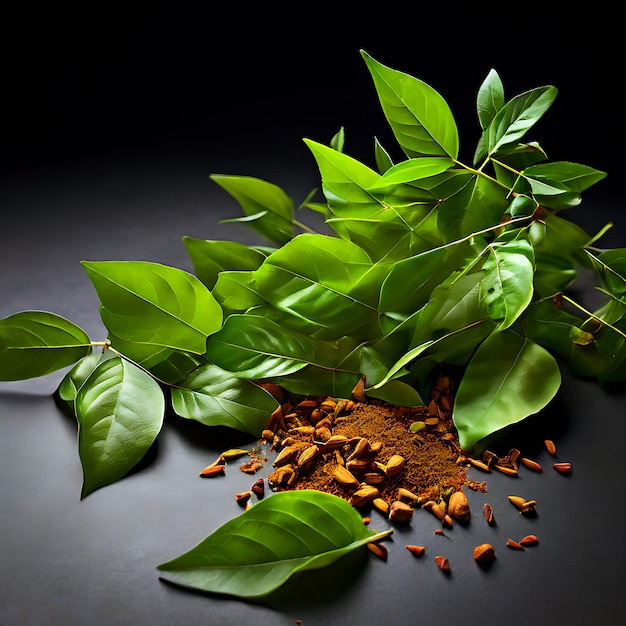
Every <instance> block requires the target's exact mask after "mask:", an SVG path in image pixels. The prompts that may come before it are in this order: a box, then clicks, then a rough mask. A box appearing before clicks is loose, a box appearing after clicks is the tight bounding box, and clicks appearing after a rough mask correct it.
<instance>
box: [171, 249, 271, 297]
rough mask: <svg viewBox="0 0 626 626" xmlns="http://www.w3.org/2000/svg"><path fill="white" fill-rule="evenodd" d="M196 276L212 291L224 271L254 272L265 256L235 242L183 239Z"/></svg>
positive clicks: (256, 250) (258, 251)
mask: <svg viewBox="0 0 626 626" xmlns="http://www.w3.org/2000/svg"><path fill="white" fill-rule="evenodd" d="M183 244H184V245H185V248H186V249H187V253H188V254H189V256H190V258H191V262H192V263H193V268H194V272H195V274H196V276H197V277H198V278H199V279H200V280H201V281H202V282H203V283H204V284H205V285H206V286H207V288H208V289H213V287H214V286H215V283H216V282H217V279H218V276H219V273H220V272H221V271H224V270H228V271H232V270H255V269H256V268H257V267H259V265H261V263H263V260H264V259H265V257H266V256H267V255H266V254H263V252H261V251H260V250H259V249H256V248H251V247H250V246H246V245H244V244H242V243H238V242H236V241H216V240H210V239H195V238H193V237H183Z"/></svg>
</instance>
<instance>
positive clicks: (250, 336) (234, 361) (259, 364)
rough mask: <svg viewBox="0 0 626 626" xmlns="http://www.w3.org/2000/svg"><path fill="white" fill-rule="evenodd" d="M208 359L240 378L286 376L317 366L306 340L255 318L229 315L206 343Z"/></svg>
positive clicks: (310, 346) (271, 322)
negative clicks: (306, 367)
mask: <svg viewBox="0 0 626 626" xmlns="http://www.w3.org/2000/svg"><path fill="white" fill-rule="evenodd" d="M207 355H208V356H209V358H210V359H211V361H213V362H214V363H215V364H216V365H218V366H219V367H221V368H222V369H225V370H227V371H228V372H232V373H233V374H235V375H237V376H239V377H240V378H250V379H260V378H268V377H271V376H285V375H287V374H291V373H292V372H297V371H298V370H300V369H302V368H303V367H305V366H306V365H308V364H310V363H315V362H316V356H317V355H316V352H315V350H314V348H313V345H312V342H311V340H310V339H309V338H307V337H305V336H303V335H300V334H299V333H295V332H291V331H289V330H287V329H286V328H284V327H283V326H281V325H280V324H277V323H275V322H273V321H272V320H270V319H265V318H263V317H259V316H256V315H231V316H229V317H228V318H227V319H226V321H225V322H224V326H223V327H222V329H221V330H220V331H218V332H217V333H214V334H213V335H211V336H210V337H209V338H208V340H207Z"/></svg>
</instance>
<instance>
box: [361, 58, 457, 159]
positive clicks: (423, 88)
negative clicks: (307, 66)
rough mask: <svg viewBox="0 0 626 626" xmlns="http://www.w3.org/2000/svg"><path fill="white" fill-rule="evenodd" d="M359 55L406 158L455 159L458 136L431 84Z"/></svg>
mask: <svg viewBox="0 0 626 626" xmlns="http://www.w3.org/2000/svg"><path fill="white" fill-rule="evenodd" d="M361 55H362V56H363V59H364V60H365V63H366V65H367V67H368V69H369V71H370V74H371V76H372V79H373V80H374V86H375V88H376V92H377V94H378V98H379V100H380V104H381V106H382V109H383V113H384V114H385V117H386V118H387V121H388V122H389V125H390V126H391V130H392V132H393V134H394V136H395V138H396V139H397V141H398V143H399V144H400V147H401V148H402V149H403V150H404V152H405V153H406V155H407V156H408V157H420V156H448V157H450V158H452V159H456V158H457V156H458V152H459V136H458V130H457V127H456V122H455V120H454V117H453V115H452V112H451V111H450V107H449V106H448V104H447V102H446V101H445V100H444V99H443V98H442V97H441V95H439V93H438V92H436V91H435V90H434V89H433V88H432V87H430V86H429V85H427V84H426V83H424V82H423V81H421V80H419V79H417V78H414V77H412V76H410V75H408V74H405V73H403V72H399V71H397V70H394V69H391V68H389V67H387V66H386V65H383V64H382V63H379V62H378V61H376V60H374V59H373V58H372V57H371V56H370V55H369V54H368V53H367V52H365V51H364V50H361Z"/></svg>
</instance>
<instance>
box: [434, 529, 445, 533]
mask: <svg viewBox="0 0 626 626" xmlns="http://www.w3.org/2000/svg"><path fill="white" fill-rule="evenodd" d="M434 534H435V535H443V530H441V528H435V533H434Z"/></svg>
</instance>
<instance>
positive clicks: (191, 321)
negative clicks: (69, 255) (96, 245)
mask: <svg viewBox="0 0 626 626" xmlns="http://www.w3.org/2000/svg"><path fill="white" fill-rule="evenodd" d="M82 265H83V267H84V268H85V271H86V272H87V275H88V276H89V278H90V279H91V282H92V283H93V285H94V287H95V289H96V292H97V294H98V296H99V298H100V302H101V304H102V306H101V311H100V314H101V317H102V321H103V322H104V325H105V326H106V328H107V329H108V331H109V332H110V333H111V334H113V335H116V336H118V337H120V338H121V339H125V340H126V341H134V342H138V343H149V344H154V345H157V346H163V347H167V348H173V349H178V350H182V351H185V352H195V353H196V354H203V353H204V349H205V343H206V338H207V336H208V335H210V334H211V333H213V332H215V331H216V330H218V329H219V328H220V326H221V324H222V309H221V308H220V306H219V304H218V303H217V301H216V300H215V298H214V297H213V296H212V295H211V292H210V291H209V290H208V289H207V288H206V286H205V285H204V284H202V282H200V280H199V279H198V278H196V277H195V276H193V275H192V274H189V273H187V272H184V271H183V270H180V269H177V268H174V267H169V266H167V265H161V264H159V263H151V262H147V261H83V262H82Z"/></svg>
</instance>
